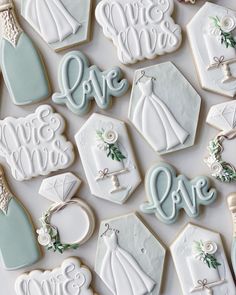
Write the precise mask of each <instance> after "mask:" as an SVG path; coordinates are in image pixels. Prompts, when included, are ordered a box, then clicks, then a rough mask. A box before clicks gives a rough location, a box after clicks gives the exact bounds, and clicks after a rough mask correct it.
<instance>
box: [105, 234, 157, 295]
mask: <svg viewBox="0 0 236 295" xmlns="http://www.w3.org/2000/svg"><path fill="white" fill-rule="evenodd" d="M103 239H104V241H105V244H106V246H107V251H106V253H105V255H104V259H103V262H102V267H101V273H100V277H101V279H102V280H103V281H104V283H105V284H106V285H107V286H108V288H109V289H110V290H111V292H112V293H113V294H114V295H123V294H125V295H145V294H147V292H151V291H152V289H153V288H154V286H155V282H154V281H153V280H152V279H151V278H150V277H149V276H148V275H147V274H146V273H145V272H144V271H143V270H142V269H141V267H140V266H139V265H138V263H137V262H136V261H135V259H134V258H133V257H132V255H130V254H129V253H128V252H126V251H125V250H123V249H122V248H121V247H120V246H119V244H118V240H117V236H116V234H115V233H114V232H113V233H112V234H111V235H110V236H106V235H104V237H103Z"/></svg>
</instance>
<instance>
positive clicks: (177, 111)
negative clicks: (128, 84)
mask: <svg viewBox="0 0 236 295" xmlns="http://www.w3.org/2000/svg"><path fill="white" fill-rule="evenodd" d="M200 105H201V98H200V96H199V95H198V94H197V92H196V91H195V90H194V89H193V87H192V86H191V85H190V83H189V82H188V81H187V80H186V79H185V78H184V77H183V75H182V74H181V73H180V72H179V71H178V70H177V68H176V67H175V66H174V65H173V64H172V63H171V62H166V63H162V64H158V65H155V66H151V67H148V68H144V69H140V70H137V71H136V72H135V75H134V82H133V88H132V93H131V98H130V106H129V115H128V116H129V120H130V121H131V122H132V123H133V124H134V126H135V127H136V128H137V130H138V131H139V132H140V133H141V134H142V135H143V137H144V138H145V139H146V141H147V142H148V143H149V144H150V145H151V147H152V148H153V149H154V150H155V151H156V152H158V153H159V154H165V153H170V152H173V151H176V150H180V149H184V148H187V147H190V146H192V145H193V144H194V141H195V135H196V129H197V124H198V116H199V111H200Z"/></svg>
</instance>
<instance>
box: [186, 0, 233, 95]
mask: <svg viewBox="0 0 236 295" xmlns="http://www.w3.org/2000/svg"><path fill="white" fill-rule="evenodd" d="M187 31H188V36H189V41H190V45H191V48H192V52H193V55H194V59H195V64H196V67H197V71H198V73H199V78H200V82H201V85H202V87H203V88H204V89H207V90H210V91H214V92H217V93H219V94H223V95H226V96H229V97H234V96H235V94H236V39H235V37H236V12H235V11H233V10H230V9H228V8H226V7H223V6H219V5H217V4H214V3H210V2H206V3H205V5H203V7H202V8H201V9H199V11H198V12H197V13H196V14H195V15H194V17H193V19H192V20H191V21H190V23H189V24H188V25H187Z"/></svg>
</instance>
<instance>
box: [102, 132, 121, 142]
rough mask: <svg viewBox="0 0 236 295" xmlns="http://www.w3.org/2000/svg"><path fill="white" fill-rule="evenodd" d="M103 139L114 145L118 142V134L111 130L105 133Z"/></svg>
mask: <svg viewBox="0 0 236 295" xmlns="http://www.w3.org/2000/svg"><path fill="white" fill-rule="evenodd" d="M102 137H103V139H104V141H105V142H106V143H108V144H114V143H116V142H117V140H118V133H117V132H116V131H115V130H112V129H109V130H106V131H104V133H103V135H102Z"/></svg>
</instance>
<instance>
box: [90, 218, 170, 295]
mask: <svg viewBox="0 0 236 295" xmlns="http://www.w3.org/2000/svg"><path fill="white" fill-rule="evenodd" d="M165 254H166V250H165V248H164V247H163V245H162V244H161V243H160V242H159V240H158V238H157V237H156V236H155V235H153V234H152V233H151V231H150V230H149V229H148V228H147V227H146V226H145V224H144V223H143V222H142V221H141V219H140V218H139V217H138V215H136V214H135V213H131V214H127V215H123V216H120V217H116V218H112V219H109V220H104V221H102V222H101V225H100V230H99V238H98V244H97V253H96V262H95V271H96V273H97V274H98V275H99V276H100V278H101V279H102V280H103V282H104V283H105V284H106V286H107V287H108V289H109V290H110V291H111V292H112V294H114V295H124V294H133V295H136V294H140V295H141V294H143V295H144V294H152V295H158V294H160V288H161V281H162V275H163V269H164V260H165Z"/></svg>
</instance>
